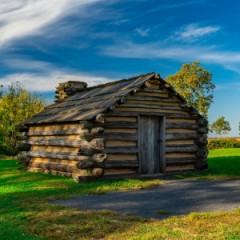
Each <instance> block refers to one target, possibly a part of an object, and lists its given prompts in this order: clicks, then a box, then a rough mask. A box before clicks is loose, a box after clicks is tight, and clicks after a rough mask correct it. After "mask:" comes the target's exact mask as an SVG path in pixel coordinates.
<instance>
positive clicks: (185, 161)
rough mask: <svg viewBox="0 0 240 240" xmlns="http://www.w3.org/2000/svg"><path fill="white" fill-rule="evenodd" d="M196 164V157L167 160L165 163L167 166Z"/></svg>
mask: <svg viewBox="0 0 240 240" xmlns="http://www.w3.org/2000/svg"><path fill="white" fill-rule="evenodd" d="M196 162H197V158H196V157H188V158H185V157H184V158H167V159H166V163H167V166H180V165H186V164H195V163H196Z"/></svg>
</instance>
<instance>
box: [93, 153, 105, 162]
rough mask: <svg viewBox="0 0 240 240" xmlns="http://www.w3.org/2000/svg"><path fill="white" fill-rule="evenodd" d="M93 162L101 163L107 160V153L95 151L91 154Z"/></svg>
mask: <svg viewBox="0 0 240 240" xmlns="http://www.w3.org/2000/svg"><path fill="white" fill-rule="evenodd" d="M91 160H92V161H93V162H98V163H102V162H104V161H106V160H107V154H104V153H95V154H93V155H92V156H91Z"/></svg>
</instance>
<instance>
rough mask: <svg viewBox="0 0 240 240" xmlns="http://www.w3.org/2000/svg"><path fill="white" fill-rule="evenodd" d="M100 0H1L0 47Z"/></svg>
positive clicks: (38, 30)
mask: <svg viewBox="0 0 240 240" xmlns="http://www.w3.org/2000/svg"><path fill="white" fill-rule="evenodd" d="M99 1H101V0H78V1H76V0H50V1H49V0H11V1H10V2H9V0H1V1H0V32H1V34H0V47H2V46H3V45H4V44H7V43H9V42H11V41H13V40H16V39H19V38H22V37H25V36H29V35H36V34H40V33H41V31H42V30H43V28H45V27H47V26H48V25H50V24H52V23H54V22H56V21H57V20H59V19H61V18H63V17H65V16H68V15H70V14H71V13H73V12H74V11H77V12H78V14H81V13H83V11H84V8H85V7H86V6H88V5H90V4H93V3H96V2H99Z"/></svg>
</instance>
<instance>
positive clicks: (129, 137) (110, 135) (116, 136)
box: [101, 132, 137, 141]
mask: <svg viewBox="0 0 240 240" xmlns="http://www.w3.org/2000/svg"><path fill="white" fill-rule="evenodd" d="M101 137H103V138H104V139H106V140H126V141H137V135H136V134H129V133H116V132H105V133H104V134H102V135H101Z"/></svg>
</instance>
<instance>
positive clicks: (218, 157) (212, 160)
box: [171, 148, 240, 239]
mask: <svg viewBox="0 0 240 240" xmlns="http://www.w3.org/2000/svg"><path fill="white" fill-rule="evenodd" d="M171 177H174V178H194V179H240V148H228V149H215V150H210V151H209V155H208V170H207V171H205V172H196V173H191V174H182V175H174V176H171ZM239 239H240V238H239Z"/></svg>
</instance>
